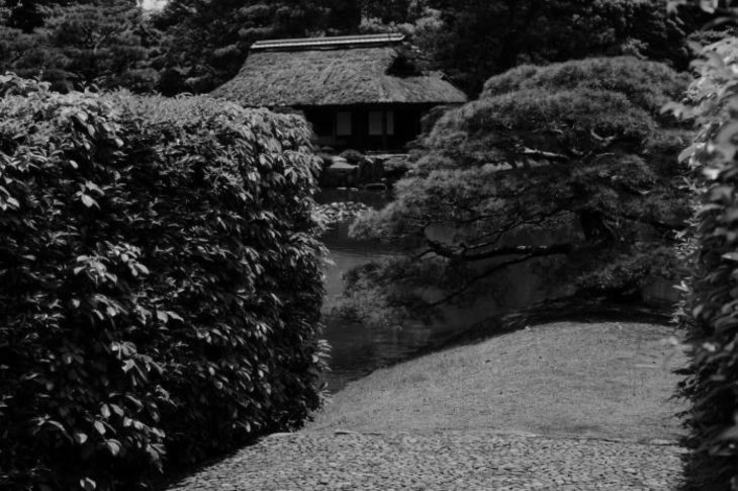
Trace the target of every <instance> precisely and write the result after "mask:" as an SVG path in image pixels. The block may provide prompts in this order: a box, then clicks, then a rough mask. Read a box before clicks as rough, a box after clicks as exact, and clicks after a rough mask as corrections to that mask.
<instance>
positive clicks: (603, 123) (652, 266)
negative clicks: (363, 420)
mask: <svg viewBox="0 0 738 491" xmlns="http://www.w3.org/2000/svg"><path fill="white" fill-rule="evenodd" d="M685 85H686V80H685V78H684V77H683V76H680V75H678V74H677V73H676V72H674V71H673V70H672V69H670V68H668V67H667V66H666V65H664V64H661V63H656V62H646V61H640V60H637V59H635V58H632V57H616V58H594V59H585V60H580V61H571V62H565V63H560V64H553V65H548V66H545V67H536V66H524V67H520V68H517V69H514V70H512V71H510V72H507V73H505V74H502V75H499V76H497V77H493V78H491V79H489V80H488V81H487V82H486V84H485V90H484V92H483V94H482V97H481V98H480V99H479V100H476V101H473V102H470V103H468V104H466V105H465V106H462V107H460V108H457V109H453V110H450V111H448V112H447V113H446V114H444V115H443V116H442V117H441V118H440V119H439V120H438V121H437V122H436V124H435V125H434V127H433V128H432V130H431V131H430V132H429V133H428V134H427V135H425V136H424V137H423V138H422V139H421V142H420V147H419V149H417V150H416V151H415V162H414V164H413V168H412V170H411V172H410V174H409V176H408V177H407V178H405V179H403V180H401V181H400V182H399V183H398V184H397V186H396V189H395V191H396V199H395V201H393V202H392V203H390V204H389V205H388V206H387V207H385V208H384V209H383V210H381V211H377V212H373V213H369V214H368V215H365V216H363V217H362V218H360V219H359V221H358V222H357V223H356V224H355V225H354V227H353V233H354V234H355V235H356V236H358V237H362V238H370V239H379V240H384V241H388V242H391V243H392V244H394V245H395V246H398V245H399V246H401V247H402V250H403V256H402V257H401V258H399V259H393V260H391V261H389V262H387V263H384V264H372V265H369V266H367V267H364V268H363V269H360V270H358V271H355V272H354V273H353V274H352V275H351V278H350V285H349V290H348V300H347V302H346V307H347V309H348V310H349V311H351V312H353V313H354V314H357V315H363V314H365V313H366V311H367V310H369V309H366V308H365V309H364V312H362V307H361V305H365V306H366V305H368V304H367V303H366V298H368V297H373V298H374V299H375V301H374V302H373V303H372V304H371V309H376V308H378V307H382V308H385V310H386V311H392V313H393V315H399V314H403V315H417V314H418V313H426V314H428V313H431V312H432V309H429V307H437V306H440V305H442V304H444V303H446V302H456V301H464V300H468V299H470V298H473V297H474V296H475V295H476V294H478V293H480V292H482V291H484V290H485V289H486V288H487V286H488V285H489V282H490V281H494V277H495V274H496V273H497V272H499V271H501V270H503V269H504V268H506V267H507V266H509V265H512V264H519V263H522V262H526V261H539V262H540V261H544V262H545V265H546V268H547V269H548V274H549V275H550V277H551V278H550V279H551V281H554V282H558V284H559V285H560V286H561V288H562V291H568V292H570V293H571V294H572V295H584V294H585V292H586V295H589V296H593V295H606V296H612V297H623V296H626V297H627V296H633V295H637V294H638V293H639V288H640V287H641V286H643V284H644V282H646V281H648V279H649V278H652V277H653V276H668V275H670V274H673V273H674V272H675V271H677V270H678V267H677V264H676V262H675V260H674V256H673V252H672V250H671V245H672V244H673V242H674V240H675V236H674V233H675V231H678V230H680V229H681V228H683V221H684V219H685V217H686V216H687V215H688V213H689V211H688V204H687V202H686V199H685V197H684V193H683V192H681V191H680V190H679V184H680V182H681V173H682V172H683V169H680V168H679V167H678V166H675V165H674V164H673V163H672V162H673V159H674V157H675V155H676V153H678V149H679V148H680V146H681V145H683V144H684V142H685V141H687V139H688V137H689V132H687V131H684V130H682V129H681V128H679V126H678V125H677V124H676V122H675V121H674V120H670V119H669V118H668V117H665V116H661V115H660V114H659V108H660V105H661V104H662V103H663V102H665V101H667V100H669V99H670V98H674V97H678V96H679V95H680V93H681V92H682V91H683V89H684V87H685ZM542 264H543V263H542ZM428 287H432V288H434V289H435V290H436V293H435V294H434V295H432V296H430V297H429V296H428V295H427V292H428ZM387 309H388V310H387Z"/></svg>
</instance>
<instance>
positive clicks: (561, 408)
mask: <svg viewBox="0 0 738 491" xmlns="http://www.w3.org/2000/svg"><path fill="white" fill-rule="evenodd" d="M677 335H678V333H676V332H675V331H674V330H673V329H672V328H669V327H665V326H655V325H649V324H637V323H607V322H606V323H598V324H579V323H556V324H549V325H545V326H536V327H535V328H533V329H530V330H524V331H520V332H517V333H512V334H508V335H505V336H501V337H498V338H493V339H490V340H487V341H484V342H481V343H478V344H475V345H470V346H461V347H457V348H453V349H450V350H446V351H442V352H439V353H434V354H431V355H428V356H425V357H422V358H419V359H417V360H412V361H410V362H407V363H403V364H400V365H397V366H395V367H391V368H388V369H383V370H379V371H376V372H374V373H373V374H372V375H370V376H369V377H366V378H364V379H361V380H359V381H357V382H355V383H352V384H350V385H349V386H348V387H347V388H346V389H345V390H343V391H341V392H339V393H337V394H335V395H334V397H333V400H332V401H331V402H330V403H329V404H328V405H327V406H326V408H325V411H323V412H322V413H320V414H318V415H317V417H316V419H315V421H313V422H312V423H311V424H309V425H308V426H307V427H306V428H305V429H304V430H302V431H300V432H298V433H293V434H277V435H272V436H269V437H267V438H265V439H263V440H262V441H261V442H259V443H258V444H256V445H253V446H251V447H248V448H244V449H242V450H240V451H239V452H238V453H236V454H234V455H233V456H231V457H228V458H226V459H224V460H223V461H221V462H219V463H217V464H215V465H213V466H210V467H208V468H206V469H204V470H202V471H200V472H198V473H196V474H194V475H192V476H190V477H188V478H185V479H184V480H182V481H181V482H179V483H178V484H176V485H175V486H173V487H171V488H170V490H171V491H174V490H178V491H202V490H222V491H236V490H238V491H270V490H271V491H312V490H359V491H361V490H381V491H391V490H401V489H402V490H429V491H431V490H433V491H447V490H480V491H481V490H485V491H489V490H528V489H554V490H595V489H606V490H613V491H615V490H617V491H621V490H674V489H677V487H678V484H679V480H680V477H681V462H680V457H681V453H682V452H683V450H682V449H681V448H680V447H679V446H677V444H676V441H677V439H678V437H679V435H680V434H681V429H680V427H679V422H678V421H677V420H676V418H674V417H673V415H674V414H675V413H676V412H677V411H678V410H679V409H681V406H680V404H679V403H678V402H677V401H674V400H672V399H670V397H671V395H672V394H673V391H674V387H675V385H676V383H677V380H678V379H677V377H676V376H675V375H674V373H673V370H674V369H675V368H677V367H679V366H683V364H684V363H685V361H684V358H683V353H680V352H679V351H678V350H675V349H674V348H673V346H672V345H671V343H669V341H668V339H669V338H671V337H674V336H677Z"/></svg>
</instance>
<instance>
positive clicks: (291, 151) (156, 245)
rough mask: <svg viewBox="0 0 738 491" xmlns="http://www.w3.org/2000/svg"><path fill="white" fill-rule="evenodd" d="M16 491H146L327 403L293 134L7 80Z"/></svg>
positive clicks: (197, 105) (277, 126) (308, 202)
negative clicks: (157, 479)
mask: <svg viewBox="0 0 738 491" xmlns="http://www.w3.org/2000/svg"><path fill="white" fill-rule="evenodd" d="M0 113H2V114H3V118H2V121H0V176H2V181H0V229H1V230H2V236H1V237H0V306H2V308H0V449H2V450H1V451H0V487H1V488H3V489H15V488H19V489H27V488H30V487H31V486H32V485H35V486H36V488H37V489H60V490H70V489H85V490H90V489H98V490H104V489H137V488H138V487H139V486H143V485H145V484H146V483H147V482H149V481H150V480H151V479H152V477H154V476H156V475H157V474H158V473H159V472H160V471H161V470H162V468H163V467H165V468H169V469H172V468H176V467H177V466H182V465H184V464H188V465H189V464H191V463H194V462H198V461H201V460H202V459H203V458H205V457H207V456H209V455H213V454H214V453H215V452H222V451H224V450H227V449H230V448H233V447H234V446H235V445H237V444H239V443H243V442H244V441H246V440H248V439H249V438H253V437H254V436H256V435H259V434H262V433H264V432H267V431H279V430H287V429H292V428H295V427H298V426H300V425H301V423H302V422H303V421H304V419H305V418H306V416H307V414H308V412H309V411H310V410H313V409H315V408H316V407H317V406H318V405H319V403H320V394H319V390H318V376H319V371H320V369H321V366H322V353H323V345H322V343H321V342H320V341H319V340H318V339H317V335H318V327H319V316H320V313H319V309H320V303H321V296H322V284H321V266H320V265H321V262H320V255H321V246H320V244H319V242H317V241H316V239H315V237H314V232H315V227H316V224H315V222H314V220H313V218H312V217H311V209H312V198H311V195H312V192H313V191H314V189H315V178H314V173H315V172H316V171H317V167H316V166H317V162H316V160H315V158H314V157H313V156H312V154H310V152H309V151H308V147H307V145H308V138H309V132H308V130H307V128H306V127H305V124H304V122H303V121H302V120H301V119H299V118H296V117H293V116H277V115H274V114H271V113H269V112H266V111H247V110H244V109H241V108H239V107H237V106H235V105H231V104H227V103H222V102H217V101H214V100H210V99H207V98H178V99H164V98H160V97H149V98H138V97H134V96H131V95H127V94H125V93H119V94H110V95H94V94H91V93H78V92H72V93H70V94H67V95H60V94H57V93H54V92H50V91H49V90H47V88H46V87H45V86H44V85H43V84H41V85H39V84H36V83H34V82H29V81H26V80H23V79H19V78H17V77H13V76H3V77H2V78H0Z"/></svg>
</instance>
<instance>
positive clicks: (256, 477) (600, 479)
mask: <svg viewBox="0 0 738 491" xmlns="http://www.w3.org/2000/svg"><path fill="white" fill-rule="evenodd" d="M680 452H681V450H680V449H679V448H678V447H675V446H671V445H663V444H661V445H655V444H650V445H649V444H641V443H628V442H611V441H605V440H587V439H567V438H546V437H539V436H526V435H515V434H505V435H502V434H498V433H485V432H443V433H438V434H430V435H418V434H407V433H399V434H398V433H394V434H381V435H378V434H373V435H367V434H359V433H352V432H346V433H344V432H338V433H335V432H334V433H326V432H315V433H296V434H288V435H277V436H271V437H269V438H267V439H265V440H263V441H262V442H261V443H259V444H258V445H255V446H252V447H249V448H245V449H243V450H241V451H240V452H238V453H237V454H236V455H234V456H232V457H230V458H228V459H226V460H224V461H223V462H221V463H219V464H217V465H214V466H212V467H210V468H208V469H206V470H205V471H203V472H200V473H199V474H197V475H195V476H193V477H190V478H188V479H186V480H184V481H182V482H181V483H179V484H178V485H177V486H175V487H173V488H171V490H172V491H174V490H179V491H204V490H221V491H251V490H253V491H257V490H258V491H303V490H367V491H369V490H377V491H380V490H381V491H391V490H427V491H431V490H433V491H446V490H459V491H461V490H479V491H482V490H485V491H489V490H527V489H561V490H583V491H586V490H593V489H606V490H620V491H625V490H673V489H675V488H676V486H677V484H678V475H679V467H680V460H679V457H680Z"/></svg>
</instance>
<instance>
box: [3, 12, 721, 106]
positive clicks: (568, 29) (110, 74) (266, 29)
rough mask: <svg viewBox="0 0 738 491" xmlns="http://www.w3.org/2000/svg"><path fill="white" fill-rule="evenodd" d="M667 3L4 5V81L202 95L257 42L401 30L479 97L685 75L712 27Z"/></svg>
mask: <svg viewBox="0 0 738 491" xmlns="http://www.w3.org/2000/svg"><path fill="white" fill-rule="evenodd" d="M665 3H666V0H658V1H652V0H617V1H612V0H595V1H590V0H515V1H512V0H495V1H488V0H459V1H447V0H392V1H388V2H378V1H375V0H247V1H243V0H217V1H212V2H201V1H199V0H170V1H169V2H168V3H167V4H166V7H165V8H164V9H163V11H161V12H154V13H149V14H147V15H142V13H141V11H140V9H139V8H138V7H137V6H136V5H135V2H133V1H132V0H115V1H112V2H110V1H105V2H103V1H101V0H79V1H76V2H75V1H71V0H57V1H55V0H33V1H31V0H27V1H24V2H19V1H17V0H6V2H5V3H4V4H0V5H4V6H0V54H2V55H3V56H0V69H2V70H12V71H15V72H17V73H22V74H24V75H26V76H40V77H42V78H43V79H45V80H49V81H51V82H53V83H54V87H55V88H58V89H62V90H69V89H70V88H79V87H81V86H82V85H83V84H88V85H89V84H92V83H94V84H96V85H98V86H100V87H108V88H109V87H117V86H123V87H126V88H129V89H131V90H134V91H137V92H147V91H151V90H156V91H159V92H161V93H163V94H165V95H173V94H177V93H181V92H196V93H199V92H208V91H210V90H212V89H214V88H215V87H217V86H218V85H220V84H222V83H224V82H225V81H227V80H229V79H230V78H232V77H233V76H234V75H235V74H236V72H237V71H238V70H239V68H240V67H241V66H242V65H243V62H244V60H245V58H246V56H247V55H248V50H249V47H250V46H251V44H252V43H253V42H254V41H256V40H259V39H264V38H274V37H301V36H315V35H334V34H352V33H359V32H382V31H388V30H394V31H396V30H399V31H402V32H404V33H406V34H407V38H408V43H409V44H411V45H413V46H415V47H418V48H420V50H421V51H420V53H422V55H420V54H417V56H420V59H419V60H418V62H419V63H420V65H421V66H423V67H424V68H426V69H432V70H441V71H443V72H445V73H446V74H447V75H448V76H449V78H450V79H451V80H452V81H453V82H455V83H456V84H458V85H459V86H460V87H461V88H463V89H464V90H465V91H467V93H469V94H470V95H471V96H476V95H477V94H478V93H479V92H480V90H481V88H482V84H483V83H484V81H485V80H487V79H488V78H489V77H490V76H492V75H496V74H499V73H502V72H504V71H506V70H508V69H510V68H512V67H514V66H516V65H518V64H520V63H535V64H542V63H546V62H555V61H564V60H568V59H573V58H584V57H587V56H612V55H623V54H626V55H633V56H637V57H640V58H648V59H652V60H657V61H663V62H665V63H667V64H669V65H670V66H672V67H674V68H676V69H677V70H683V69H685V68H686V67H687V63H688V61H689V59H690V57H691V56H692V51H691V50H690V48H689V46H688V42H687V41H688V38H689V36H690V34H692V33H693V32H694V31H695V29H697V28H698V27H699V26H700V25H701V23H702V22H704V21H705V20H706V18H707V17H705V16H704V14H703V13H702V12H701V10H700V9H699V8H696V7H689V8H683V9H682V10H681V11H680V16H679V17H676V16H673V15H669V14H668V13H667V12H666V8H665ZM83 19H84V21H83ZM90 33H93V34H92V35H90ZM93 38H94V39H93ZM93 59H94V60H96V63H90V60H93Z"/></svg>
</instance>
